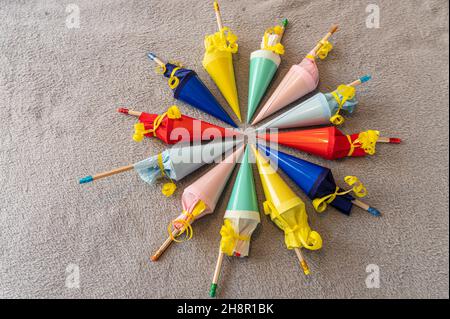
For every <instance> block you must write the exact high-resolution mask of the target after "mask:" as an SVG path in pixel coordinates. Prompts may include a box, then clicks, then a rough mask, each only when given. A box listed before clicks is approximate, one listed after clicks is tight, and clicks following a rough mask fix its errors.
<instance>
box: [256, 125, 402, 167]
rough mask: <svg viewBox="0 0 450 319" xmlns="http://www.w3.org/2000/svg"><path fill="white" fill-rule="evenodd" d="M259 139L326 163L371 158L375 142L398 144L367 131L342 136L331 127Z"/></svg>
mask: <svg viewBox="0 0 450 319" xmlns="http://www.w3.org/2000/svg"><path fill="white" fill-rule="evenodd" d="M257 137H258V138H260V139H263V140H266V141H268V142H271V143H278V144H280V145H285V146H288V147H291V148H295V149H297V150H300V151H303V152H306V153H309V154H314V155H317V156H320V157H323V158H325V159H328V160H334V159H338V158H344V157H347V156H348V157H362V156H366V155H373V154H375V151H376V143H377V142H379V143H391V144H399V143H400V142H401V141H400V139H398V138H384V137H379V132H378V131H374V130H369V131H366V132H361V133H357V134H352V135H345V134H343V133H342V132H341V131H340V130H338V129H337V128H336V127H334V126H328V127H320V128H315V129H308V130H297V131H290V132H278V133H267V134H258V135H257Z"/></svg>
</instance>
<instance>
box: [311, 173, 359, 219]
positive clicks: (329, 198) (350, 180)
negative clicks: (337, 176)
mask: <svg viewBox="0 0 450 319" xmlns="http://www.w3.org/2000/svg"><path fill="white" fill-rule="evenodd" d="M344 181H345V182H346V183H347V184H348V185H349V186H353V185H355V186H353V188H352V189H349V190H347V191H342V192H339V187H338V186H336V191H335V192H334V193H333V194H329V195H326V196H324V197H322V198H316V199H314V200H313V202H312V204H313V206H314V209H315V210H316V212H318V213H323V212H324V211H325V210H326V209H327V207H328V205H329V204H331V203H332V202H333V201H334V200H335V199H336V197H337V196H342V195H346V194H349V193H351V192H354V194H355V196H356V197H360V198H361V197H365V196H366V195H367V189H366V187H365V186H364V185H363V183H361V182H360V180H359V179H358V178H357V177H356V176H346V177H345V178H344Z"/></svg>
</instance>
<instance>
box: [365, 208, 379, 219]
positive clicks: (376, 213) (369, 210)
mask: <svg viewBox="0 0 450 319" xmlns="http://www.w3.org/2000/svg"><path fill="white" fill-rule="evenodd" d="M367 211H368V212H369V213H370V214H372V215H373V216H375V217H380V216H381V213H380V211H379V210H378V209H376V208H373V207H369V209H368V210H367Z"/></svg>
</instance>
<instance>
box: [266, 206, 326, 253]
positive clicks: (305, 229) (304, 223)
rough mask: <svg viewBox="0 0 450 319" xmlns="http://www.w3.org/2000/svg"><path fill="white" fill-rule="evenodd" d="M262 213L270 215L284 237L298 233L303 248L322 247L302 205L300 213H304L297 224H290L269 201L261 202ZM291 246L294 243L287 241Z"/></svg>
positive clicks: (318, 235)
mask: <svg viewBox="0 0 450 319" xmlns="http://www.w3.org/2000/svg"><path fill="white" fill-rule="evenodd" d="M263 209H264V214H266V215H270V219H271V220H272V221H273V222H274V223H275V224H276V225H277V226H278V227H279V228H280V229H282V230H283V231H284V233H285V237H287V235H288V234H290V233H299V236H298V237H299V238H300V242H301V244H302V245H303V247H304V248H306V249H309V250H318V249H320V248H322V244H323V242H322V237H321V236H320V234H319V233H318V232H316V231H314V230H311V227H309V225H308V218H307V215H306V210H305V208H304V206H303V208H302V214H304V216H305V217H304V218H301V219H300V220H299V223H298V224H295V225H293V226H291V223H289V222H288V221H287V220H286V219H285V218H284V217H283V216H282V214H280V213H279V212H278V211H277V210H276V208H275V207H274V206H273V204H272V203H271V202H269V201H265V202H264V203H263ZM285 242H286V244H288V241H287V239H286V238H285ZM289 245H291V246H292V247H295V243H294V242H291V243H289Z"/></svg>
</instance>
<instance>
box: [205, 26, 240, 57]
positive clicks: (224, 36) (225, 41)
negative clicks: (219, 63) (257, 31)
mask: <svg viewBox="0 0 450 319" xmlns="http://www.w3.org/2000/svg"><path fill="white" fill-rule="evenodd" d="M237 40H238V37H237V36H236V35H235V34H234V33H233V32H231V30H230V29H229V28H228V27H225V28H223V29H222V30H220V31H219V32H216V33H214V34H211V35H207V36H206V37H205V49H206V51H207V52H212V51H214V50H218V51H225V52H230V53H233V54H234V53H236V52H237V51H238V44H237V43H236V42H237Z"/></svg>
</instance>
